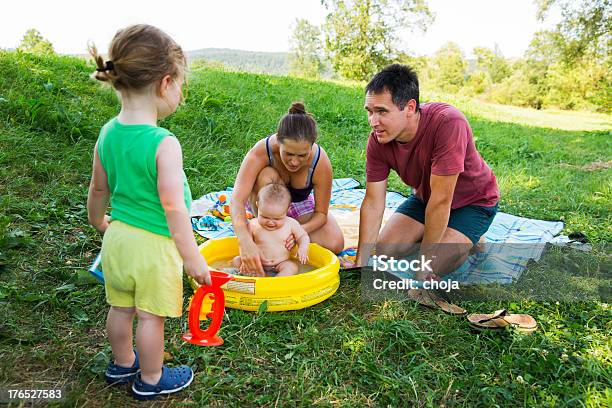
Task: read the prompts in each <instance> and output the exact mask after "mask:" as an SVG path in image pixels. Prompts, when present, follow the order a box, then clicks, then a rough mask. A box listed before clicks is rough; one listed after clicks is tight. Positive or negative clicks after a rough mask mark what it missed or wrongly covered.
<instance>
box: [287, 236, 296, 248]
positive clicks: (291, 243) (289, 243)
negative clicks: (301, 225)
mask: <svg viewBox="0 0 612 408" xmlns="http://www.w3.org/2000/svg"><path fill="white" fill-rule="evenodd" d="M294 246H295V236H294V235H293V234H289V236H288V237H287V239H286V240H285V248H286V249H287V251H291V250H292V249H293V247H294Z"/></svg>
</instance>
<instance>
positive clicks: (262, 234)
mask: <svg viewBox="0 0 612 408" xmlns="http://www.w3.org/2000/svg"><path fill="white" fill-rule="evenodd" d="M290 203H291V195H290V194H289V190H287V187H285V186H284V185H282V184H268V185H267V186H264V187H263V188H262V189H261V190H259V193H258V194H257V208H258V213H257V218H256V219H253V220H251V221H249V224H248V228H249V232H250V233H251V235H252V236H253V241H254V242H255V244H257V247H258V248H259V251H260V253H261V263H262V265H263V267H264V271H265V272H266V274H276V276H290V275H295V274H297V272H298V265H297V263H296V262H295V261H293V260H291V259H290V257H289V255H290V254H289V250H287V248H286V247H285V242H286V241H287V238H288V237H289V236H290V235H291V234H293V236H294V237H295V241H296V242H297V244H298V251H297V258H298V260H299V261H300V263H301V264H305V263H306V261H308V244H310V237H309V236H308V233H306V231H304V229H303V228H302V226H301V225H300V223H299V222H297V221H296V220H294V219H293V218H290V217H287V209H288V208H289V204H290ZM234 266H235V267H237V268H239V269H240V272H242V273H245V274H248V273H249V272H250V271H247V270H245V268H244V267H242V262H241V260H240V256H237V257H235V258H234Z"/></svg>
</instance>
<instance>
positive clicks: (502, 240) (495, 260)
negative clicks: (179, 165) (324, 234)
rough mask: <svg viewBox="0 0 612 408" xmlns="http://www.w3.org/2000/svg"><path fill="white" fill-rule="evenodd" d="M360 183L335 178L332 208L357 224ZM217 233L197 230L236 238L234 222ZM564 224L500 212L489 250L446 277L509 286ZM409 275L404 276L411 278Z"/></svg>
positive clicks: (209, 197)
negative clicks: (352, 217)
mask: <svg viewBox="0 0 612 408" xmlns="http://www.w3.org/2000/svg"><path fill="white" fill-rule="evenodd" d="M358 186H359V182H358V181H357V180H355V179H352V178H342V179H334V180H333V184H332V195H331V200H330V208H331V209H332V211H333V212H337V211H343V210H346V211H353V212H354V213H355V215H354V217H355V222H357V223H358V222H359V213H358V212H356V211H355V210H356V209H359V208H360V207H361V202H362V201H363V198H364V197H365V190H364V189H359V188H356V187H358ZM231 193H232V189H231V188H227V189H226V190H224V191H218V192H214V193H209V194H206V195H204V196H202V197H200V198H199V199H198V200H196V201H194V202H193V203H192V206H191V216H192V217H197V216H202V215H205V214H206V211H207V210H208V209H209V208H211V207H212V206H213V205H214V203H215V202H216V200H217V198H218V197H219V195H221V194H225V195H226V196H227V197H231ZM405 198H406V197H404V196H403V195H401V194H399V193H396V192H392V191H389V192H388V193H387V200H386V207H387V209H389V210H390V211H394V210H395V209H396V208H397V207H398V206H399V205H400V204H401V203H402V202H403V201H404V200H405ZM219 224H220V226H219V229H218V230H217V231H197V230H196V232H197V233H198V234H200V235H201V236H203V237H205V238H209V239H215V238H221V237H228V236H233V235H234V230H233V228H232V225H231V223H229V222H220V223H219ZM562 229H563V223H562V222H560V221H540V220H534V219H529V218H523V217H517V216H514V215H511V214H506V213H502V212H499V213H497V215H496V216H495V219H494V220H493V223H492V224H491V227H490V228H489V230H488V231H487V233H486V234H485V241H486V245H485V251H484V252H479V253H475V254H473V255H470V256H469V258H468V260H467V261H466V262H465V263H464V264H463V265H462V266H460V267H459V268H458V269H457V270H456V271H454V272H452V273H451V274H449V275H447V276H446V277H445V278H447V279H450V280H456V281H459V282H461V283H465V284H476V283H501V284H507V283H511V282H513V281H515V280H516V279H518V278H519V277H520V276H521V274H522V272H523V271H524V270H525V268H526V267H527V263H528V262H529V260H534V261H537V260H539V259H540V257H541V256H542V253H543V252H544V248H545V245H546V243H547V242H549V241H551V240H552V239H553V237H554V236H555V235H557V234H559V233H560V232H561V230H562ZM408 277H409V276H402V278H408Z"/></svg>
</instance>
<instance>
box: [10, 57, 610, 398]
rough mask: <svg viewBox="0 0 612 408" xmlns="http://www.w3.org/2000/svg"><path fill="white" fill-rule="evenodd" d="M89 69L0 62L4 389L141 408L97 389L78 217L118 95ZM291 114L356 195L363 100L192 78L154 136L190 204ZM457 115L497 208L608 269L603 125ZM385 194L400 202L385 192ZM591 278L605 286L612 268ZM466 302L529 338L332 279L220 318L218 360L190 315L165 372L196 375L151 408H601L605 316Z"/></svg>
mask: <svg viewBox="0 0 612 408" xmlns="http://www.w3.org/2000/svg"><path fill="white" fill-rule="evenodd" d="M91 70H92V67H91V66H88V65H87V64H86V63H85V62H83V61H82V60H79V59H74V58H68V57H53V58H39V57H35V56H30V55H24V54H17V53H7V52H0V169H2V171H1V172H0V316H2V317H1V318H0V361H1V362H2V363H1V364H0V388H6V387H8V386H9V385H10V386H22V387H25V386H35V387H36V388H52V387H58V386H62V387H65V389H67V390H68V398H67V400H66V401H65V403H64V404H65V405H67V406H73V405H77V406H85V405H86V406H112V407H115V406H131V405H133V406H137V405H139V404H136V403H135V402H134V401H133V400H132V397H131V396H130V395H129V394H128V391H127V388H125V387H123V388H122V387H107V386H106V384H105V383H104V381H103V378H102V376H101V373H102V372H103V370H104V368H105V365H106V363H107V361H108V359H109V358H110V347H109V346H108V343H107V341H106V339H105V335H104V320H105V314H106V310H107V305H106V304H105V300H104V290H103V288H102V287H101V286H100V285H98V284H96V283H92V282H91V280H90V279H89V277H88V274H87V272H85V270H86V268H87V267H88V265H89V264H90V263H91V261H92V259H93V257H94V256H95V254H96V253H97V251H98V250H99V246H100V236H99V235H98V234H96V233H95V232H94V231H93V230H92V228H90V227H88V226H87V215H86V209H85V201H86V193H87V185H88V182H89V177H90V167H91V151H92V149H93V145H94V142H95V139H96V137H97V132H98V130H99V128H100V126H101V125H102V124H103V123H104V122H105V121H106V120H108V119H109V118H110V117H112V116H113V115H114V114H115V113H116V112H117V111H118V103H117V101H116V99H115V97H114V95H113V94H112V92H111V91H110V90H108V89H106V90H105V89H102V88H100V87H99V86H97V85H96V84H95V83H94V82H93V81H91V80H89V79H88V75H89V73H90V72H91ZM433 98H434V96H433V95H425V99H433ZM297 99H301V100H303V101H305V103H306V106H307V108H308V109H309V110H310V111H312V113H313V114H314V115H315V117H316V118H317V120H318V122H319V126H320V131H321V140H320V142H321V144H322V145H323V146H324V147H325V148H326V150H327V151H328V153H329V155H330V158H331V160H332V164H333V166H334V175H335V177H354V178H356V179H358V180H359V181H361V182H363V181H364V160H365V153H364V148H365V143H366V136H367V133H368V126H367V121H366V117H365V113H364V112H363V107H362V105H363V94H362V89H361V88H360V87H359V86H353V85H351V86H343V85H340V84H334V83H327V82H314V81H305V80H297V79H290V78H285V77H272V76H265V75H253V74H242V73H226V72H219V71H211V70H201V71H195V72H193V73H192V75H191V77H190V81H189V93H188V99H187V103H186V104H185V106H183V107H181V108H180V110H179V111H178V112H177V113H176V114H175V115H174V116H172V117H171V118H170V119H168V120H167V121H166V122H165V123H163V124H162V125H164V126H167V127H168V128H170V129H171V130H172V131H174V132H175V133H176V134H177V135H178V137H179V139H180V140H181V142H182V145H183V150H184V155H185V171H186V174H187V176H188V178H189V180H190V184H191V187H192V191H193V195H194V197H199V196H200V195H202V194H204V193H205V192H209V191H213V190H218V189H222V188H225V187H226V186H229V185H232V184H233V179H234V177H235V174H236V172H237V170H238V167H239V165H240V161H241V158H242V157H243V156H244V154H245V152H246V151H247V150H248V148H249V147H250V146H251V145H252V144H253V143H254V142H255V141H256V140H258V139H260V138H261V137H263V136H265V135H267V134H269V133H272V132H273V131H274V129H275V127H276V124H277V121H278V119H279V118H280V116H281V115H282V114H283V113H284V112H285V111H286V109H287V108H288V107H289V105H290V103H291V101H293V100H297ZM453 103H456V104H457V106H458V107H459V108H460V109H463V110H464V111H465V112H466V114H467V116H468V118H469V120H470V123H471V124H472V127H473V130H474V134H475V137H476V138H477V141H476V143H477V146H478V148H479V150H480V151H481V153H482V154H483V156H484V157H485V159H486V160H487V162H488V163H490V164H491V166H492V167H493V169H494V171H495V173H496V174H497V177H498V181H499V184H500V188H501V191H502V201H501V204H500V208H501V210H502V211H505V212H509V213H512V214H516V215H521V216H526V217H533V218H539V219H555V220H556V219H562V220H564V222H565V223H566V228H565V231H564V232H565V233H569V232H571V231H583V232H585V233H586V234H587V236H588V237H589V238H590V239H591V241H593V242H594V243H596V244H598V245H599V246H600V247H603V250H601V251H599V252H598V251H595V253H593V254H592V257H593V258H594V259H595V260H596V261H599V260H601V259H603V260H606V259H607V260H608V262H609V252H606V250H605V247H604V246H605V245H606V244H609V243H610V242H611V241H612V227H611V225H612V223H611V217H612V216H611V214H612V211H610V210H611V202H612V200H611V191H610V190H611V185H610V180H611V179H612V178H611V171H612V170H610V169H606V168H602V166H597V165H595V166H589V165H592V164H593V163H599V162H603V163H605V162H608V161H610V160H611V159H612V157H611V156H612V146H611V138H610V126H609V123H610V118H609V117H603V116H602V117H598V118H599V119H600V120H599V119H598V120H599V122H598V125H597V126H596V129H597V130H593V129H594V128H593V127H590V125H589V123H590V121H591V116H588V115H585V116H581V115H580V114H577V113H571V114H565V113H555V117H557V116H558V117H559V118H561V119H559V121H558V123H561V122H563V121H564V120H566V121H569V123H572V128H571V129H570V128H567V127H566V128H565V130H562V129H560V128H559V127H560V126H556V125H555V123H557V121H556V120H553V121H552V122H551V121H550V115H549V114H548V113H546V112H544V113H542V115H539V114H540V113H539V112H530V114H529V115H530V116H525V115H523V116H522V119H520V120H517V119H515V118H514V117H513V116H512V115H509V114H508V113H507V112H506V111H504V110H503V109H505V108H503V109H501V108H500V109H501V110H499V111H495V110H494V109H495V107H493V108H492V107H491V106H486V107H482V106H481V105H480V104H478V103H476V102H472V101H467V100H453ZM483 106H484V105H483ZM491 109H493V111H491ZM511 109H513V110H515V109H516V108H511ZM485 111H488V112H493V113H488V114H487V113H486V112H485ZM516 111H517V112H518V110H516ZM483 112H485V113H483ZM496 112H497V113H496ZM517 115H519V116H520V114H518V113H517ZM567 115H571V116H567ZM568 118H571V119H568ZM581 120H583V122H581ZM581 123H582V124H581ZM561 127H563V126H561ZM591 167H596V169H594V170H592V169H591ZM391 188H392V189H395V190H398V191H400V192H406V188H405V187H404V186H403V185H402V184H401V182H400V181H399V179H398V178H397V177H393V178H392V181H391ZM607 265H608V266H609V263H608V264H607ZM534 270H537V268H533V269H530V272H533V271H534ZM544 272H546V271H544ZM559 272H560V273H561V274H563V273H562V272H563V271H562V270H560V271H559ZM603 273H607V274H608V278H609V273H610V270H609V268H608V269H607V270H604V271H603ZM566 275H567V274H566ZM528 276H533V275H528ZM536 278H537V277H536ZM186 292H188V291H186ZM188 295H189V293H186V297H187V296H188ZM462 305H463V306H465V307H467V308H468V309H469V310H471V311H492V310H495V309H498V308H500V307H507V308H509V309H510V310H511V311H515V312H519V311H520V312H522V313H530V314H531V315H532V316H534V317H535V318H536V319H537V320H538V323H539V325H540V330H539V331H538V332H536V333H535V334H533V335H532V336H521V335H519V334H517V333H513V332H504V333H479V334H478V333H477V334H475V333H473V332H471V331H470V330H469V329H468V326H467V323H466V322H465V321H464V320H462V319H458V318H453V317H449V316H446V315H443V314H439V313H435V312H431V311H427V310H423V309H420V308H418V307H416V306H415V305H414V304H412V303H405V302H400V301H391V300H389V301H377V302H374V301H361V300H360V284H359V279H358V277H356V276H354V275H343V276H342V283H341V286H340V288H339V290H338V293H337V294H336V295H334V296H333V297H332V298H331V299H330V300H328V301H326V302H324V303H322V304H320V305H316V306H314V307H311V308H309V309H306V310H301V311H296V312H288V313H276V314H271V313H264V314H261V315H258V314H254V313H247V312H242V311H235V310H231V311H229V313H228V317H229V320H226V321H225V322H224V325H223V327H222V329H221V335H222V337H224V339H225V340H226V344H225V345H224V346H222V347H218V348H199V347H195V346H191V345H187V344H186V343H184V342H183V341H182V340H181V339H180V334H181V333H182V332H183V331H185V330H186V326H187V321H186V317H184V318H182V319H171V320H169V321H168V323H167V327H166V350H167V352H168V353H169V354H168V356H167V357H168V360H169V361H168V362H169V363H170V364H191V365H193V366H194V368H195V369H196V370H197V375H196V380H195V381H194V383H193V384H192V386H191V387H189V388H188V389H187V390H186V391H184V392H182V393H180V394H178V395H176V396H173V397H171V398H169V399H167V400H162V403H165V404H167V405H172V406H183V405H197V406H200V405H211V406H251V405H261V406H292V405H323V406H330V405H340V406H363V405H366V406H370V405H371V406H389V405H390V406H438V405H445V406H474V405H476V406H478V405H480V406H494V405H499V406H517V405H518V406H523V405H524V406H534V405H544V406H580V407H581V406H591V407H597V406H605V405H606V404H608V405H609V403H610V401H611V400H612V392H611V389H612V383H611V380H610V378H612V372H611V369H610V368H611V364H612V353H611V348H612V341H611V340H610V339H611V337H610V333H611V331H612V324H611V321H612V312H611V309H610V306H609V305H607V304H604V303H600V302H596V301H589V302H569V301H568V302H559V303H556V302H555V301H554V299H552V300H551V299H548V300H545V301H540V302H535V301H512V302H502V301H493V300H492V301H487V302H476V301H470V302H466V303H465V304H463V303H462Z"/></svg>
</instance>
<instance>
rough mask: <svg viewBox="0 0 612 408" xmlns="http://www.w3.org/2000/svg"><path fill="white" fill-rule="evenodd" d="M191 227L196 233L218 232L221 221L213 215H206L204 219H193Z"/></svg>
mask: <svg viewBox="0 0 612 408" xmlns="http://www.w3.org/2000/svg"><path fill="white" fill-rule="evenodd" d="M191 226H192V227H193V229H194V230H196V231H218V230H219V228H220V226H219V220H218V219H217V217H213V216H212V215H204V216H202V217H192V218H191Z"/></svg>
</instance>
